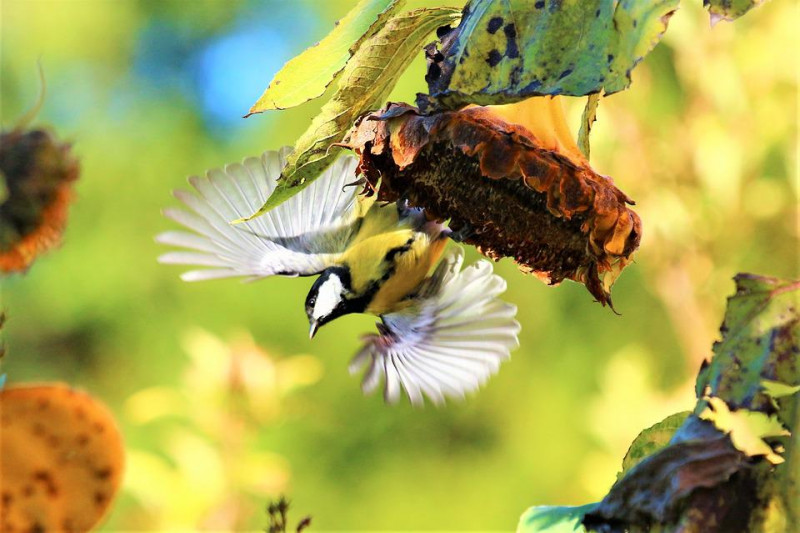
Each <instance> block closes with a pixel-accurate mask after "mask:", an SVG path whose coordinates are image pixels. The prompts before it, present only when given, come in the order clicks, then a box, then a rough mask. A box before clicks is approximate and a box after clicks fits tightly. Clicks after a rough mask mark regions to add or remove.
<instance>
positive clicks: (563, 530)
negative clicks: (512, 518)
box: [517, 503, 597, 533]
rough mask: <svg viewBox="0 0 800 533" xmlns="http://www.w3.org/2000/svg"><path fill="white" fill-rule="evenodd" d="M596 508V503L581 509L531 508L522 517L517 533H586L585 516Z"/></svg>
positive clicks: (582, 506) (580, 507)
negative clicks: (583, 523) (583, 522)
mask: <svg viewBox="0 0 800 533" xmlns="http://www.w3.org/2000/svg"><path fill="white" fill-rule="evenodd" d="M595 507H597V504H596V503H591V504H588V505H581V506H579V507H557V506H539V507H531V508H530V509H528V510H527V511H525V512H524V513H523V514H522V517H520V519H519V525H517V533H575V532H578V533H585V532H586V531H587V530H586V528H585V527H583V525H582V524H581V522H582V521H583V516H584V515H585V514H586V513H588V512H589V511H591V510H592V509H594V508H595Z"/></svg>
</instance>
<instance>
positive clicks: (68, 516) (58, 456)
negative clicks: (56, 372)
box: [0, 383, 124, 532]
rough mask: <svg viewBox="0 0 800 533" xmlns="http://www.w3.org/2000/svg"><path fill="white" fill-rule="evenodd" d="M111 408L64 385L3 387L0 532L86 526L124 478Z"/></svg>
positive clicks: (98, 516) (0, 408)
mask: <svg viewBox="0 0 800 533" xmlns="http://www.w3.org/2000/svg"><path fill="white" fill-rule="evenodd" d="M123 464H124V454H123V445H122V438H121V436H120V433H119V430H118V429H117V427H116V423H115V422H114V418H113V417H112V415H111V413H110V412H109V411H108V409H107V408H106V407H105V406H104V405H102V404H101V403H99V402H98V401H97V400H95V399H93V398H92V397H91V396H89V395H88V394H86V393H85V392H81V391H77V390H74V389H71V388H70V387H68V386H67V385H64V384H58V383H55V384H43V385H33V386H12V387H7V388H6V389H4V390H2V391H0V480H2V483H0V498H1V499H0V505H2V507H1V508H0V531H64V532H69V531H87V530H89V529H91V528H93V527H94V526H95V525H96V524H97V523H98V522H99V521H100V520H101V519H102V517H103V516H104V515H105V514H106V512H107V510H108V508H109V505H110V503H111V501H112V499H113V498H114V495H115V494H116V492H117V489H118V488H119V485H120V482H121V480H122V469H123Z"/></svg>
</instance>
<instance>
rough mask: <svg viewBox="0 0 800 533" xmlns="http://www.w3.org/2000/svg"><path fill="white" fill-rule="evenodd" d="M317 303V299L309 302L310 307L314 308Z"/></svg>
mask: <svg viewBox="0 0 800 533" xmlns="http://www.w3.org/2000/svg"><path fill="white" fill-rule="evenodd" d="M315 303H317V299H316V298H311V299H310V300H308V305H310V306H312V307H313V306H314V304H315Z"/></svg>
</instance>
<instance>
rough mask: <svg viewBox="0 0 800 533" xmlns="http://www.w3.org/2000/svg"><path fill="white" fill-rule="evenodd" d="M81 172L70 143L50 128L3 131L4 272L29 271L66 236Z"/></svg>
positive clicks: (0, 242) (0, 215)
mask: <svg viewBox="0 0 800 533" xmlns="http://www.w3.org/2000/svg"><path fill="white" fill-rule="evenodd" d="M78 174H79V167H78V162H77V160H76V159H75V158H74V157H73V156H72V154H71V153H70V146H69V145H68V144H62V143H59V142H58V140H57V139H56V138H55V137H54V136H53V135H52V134H51V133H50V132H48V131H47V130H43V129H33V130H27V131H25V130H23V129H21V128H16V129H14V130H12V131H8V132H3V133H2V134H1V135H0V272H6V273H8V272H21V271H25V270H27V268H28V267H29V266H30V265H31V263H32V262H33V261H34V259H36V257H37V256H38V255H39V254H41V253H42V252H44V251H45V250H48V249H50V248H52V247H54V246H56V245H57V244H58V243H59V242H60V239H61V234H62V232H63V231H64V226H65V225H66V221H67V210H68V206H69V202H70V199H71V197H72V191H71V187H72V182H74V181H75V180H76V179H77V178H78Z"/></svg>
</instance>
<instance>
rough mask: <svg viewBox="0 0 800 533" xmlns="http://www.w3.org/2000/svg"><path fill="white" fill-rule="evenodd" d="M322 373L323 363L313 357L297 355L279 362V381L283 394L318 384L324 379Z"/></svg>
mask: <svg viewBox="0 0 800 533" xmlns="http://www.w3.org/2000/svg"><path fill="white" fill-rule="evenodd" d="M322 372H323V367H322V363H320V361H319V359H317V358H316V357H313V356H311V355H296V356H294V357H290V358H288V359H283V360H281V361H279V362H278V379H279V386H280V389H281V393H286V392H288V391H291V390H292V389H294V388H296V387H302V386H304V385H311V384H313V383H316V382H317V381H319V379H320V378H321V377H322Z"/></svg>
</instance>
